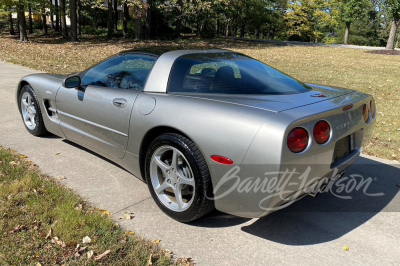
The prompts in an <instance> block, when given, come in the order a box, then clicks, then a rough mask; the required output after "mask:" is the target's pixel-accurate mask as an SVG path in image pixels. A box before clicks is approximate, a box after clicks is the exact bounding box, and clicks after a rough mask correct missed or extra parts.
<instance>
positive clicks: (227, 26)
mask: <svg viewBox="0 0 400 266" xmlns="http://www.w3.org/2000/svg"><path fill="white" fill-rule="evenodd" d="M225 37H226V38H228V37H229V23H226V29H225Z"/></svg>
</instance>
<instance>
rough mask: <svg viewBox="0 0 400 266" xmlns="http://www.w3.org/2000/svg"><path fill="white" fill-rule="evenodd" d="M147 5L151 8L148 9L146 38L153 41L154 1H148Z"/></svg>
mask: <svg viewBox="0 0 400 266" xmlns="http://www.w3.org/2000/svg"><path fill="white" fill-rule="evenodd" d="M147 4H148V5H149V7H148V8H147V17H146V38H147V39H151V19H152V18H151V15H152V14H151V13H152V9H153V0H147Z"/></svg>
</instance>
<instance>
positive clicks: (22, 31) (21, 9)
mask: <svg viewBox="0 0 400 266" xmlns="http://www.w3.org/2000/svg"><path fill="white" fill-rule="evenodd" d="M17 16H18V27H19V40H20V41H21V42H27V41H28V36H27V34H26V21H25V6H24V4H23V3H21V2H19V3H18V6H17Z"/></svg>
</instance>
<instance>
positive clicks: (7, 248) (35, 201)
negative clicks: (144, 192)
mask: <svg viewBox="0 0 400 266" xmlns="http://www.w3.org/2000/svg"><path fill="white" fill-rule="evenodd" d="M108 215H109V213H107V212H106V211H102V210H97V209H95V208H93V207H91V206H88V205H87V204H86V203H85V202H84V201H83V200H82V199H81V198H79V197H78V196H77V195H75V194H74V193H73V192H72V191H70V190H68V189H66V188H64V187H62V186H61V185H59V184H58V182H57V181H56V180H55V179H53V178H50V177H48V176H45V175H43V174H41V173H40V172H39V170H38V169H37V166H35V165H34V164H33V163H32V162H30V161H28V160H27V159H26V157H25V156H22V155H19V154H17V153H16V152H14V151H11V150H8V149H4V148H2V147H1V146H0V265H36V266H38V265H95V264H100V265H171V252H170V251H167V250H162V249H160V247H159V246H158V245H157V244H155V243H153V242H149V241H146V240H143V239H141V238H140V237H137V236H135V235H134V232H123V231H122V230H121V229H120V228H119V226H118V225H117V224H116V223H115V222H113V221H112V219H110V218H109V217H108ZM86 236H88V237H89V238H90V243H83V240H84V238H85V237H86ZM178 261H179V260H178ZM149 262H151V263H152V264H150V263H149Z"/></svg>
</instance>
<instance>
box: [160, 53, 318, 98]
mask: <svg viewBox="0 0 400 266" xmlns="http://www.w3.org/2000/svg"><path fill="white" fill-rule="evenodd" d="M308 90H310V88H309V87H308V86H306V85H305V84H303V83H301V82H299V81H297V80H295V79H293V78H291V77H289V76H287V75H285V74H283V73H281V72H279V71H277V70H275V69H273V68H271V67H269V66H267V65H265V64H263V63H261V62H259V61H257V60H254V59H252V58H250V57H247V56H245V55H241V54H236V53H233V52H223V53H207V54H206V53H199V54H190V55H184V56H181V57H179V58H178V59H177V60H176V61H175V63H174V65H173V67H172V70H171V74H170V80H169V84H168V92H169V93H179V92H185V93H219V94H294V93H302V92H306V91H308Z"/></svg>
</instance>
